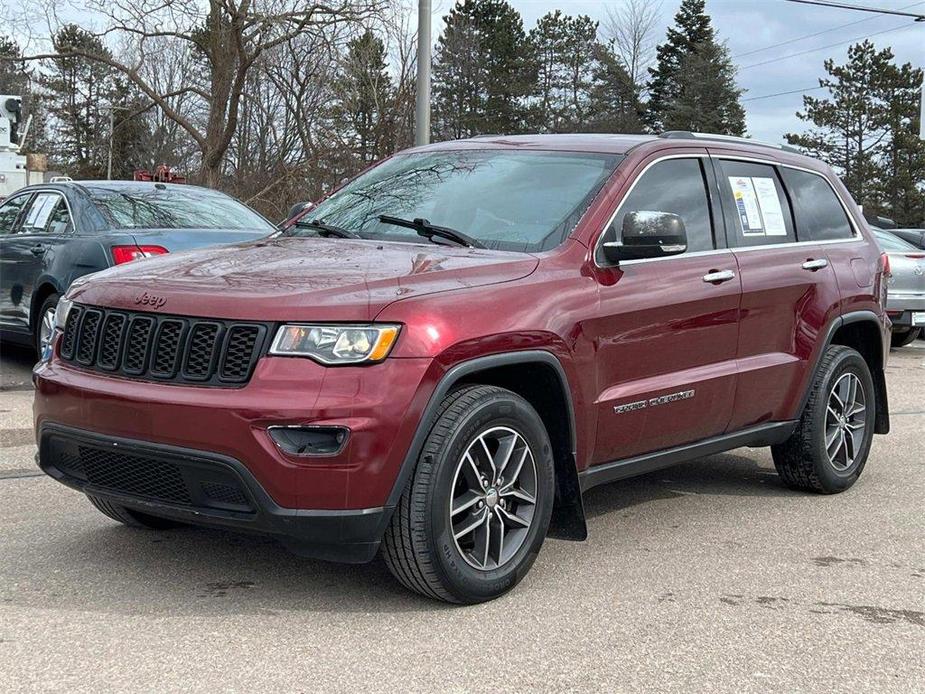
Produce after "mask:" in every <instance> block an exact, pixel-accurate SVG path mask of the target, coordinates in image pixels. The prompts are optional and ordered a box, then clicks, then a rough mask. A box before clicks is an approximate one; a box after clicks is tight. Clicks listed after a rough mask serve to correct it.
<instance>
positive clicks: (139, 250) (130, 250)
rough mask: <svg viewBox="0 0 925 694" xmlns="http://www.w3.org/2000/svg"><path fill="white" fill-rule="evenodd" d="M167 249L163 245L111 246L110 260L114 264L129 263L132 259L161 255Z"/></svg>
mask: <svg viewBox="0 0 925 694" xmlns="http://www.w3.org/2000/svg"><path fill="white" fill-rule="evenodd" d="M164 253H167V249H166V248H164V247H163V246H113V247H112V261H113V262H114V263H115V264H116V265H121V264H122V263H130V262H132V261H133V260H138V259H140V258H147V257H149V256H152V255H163V254H164Z"/></svg>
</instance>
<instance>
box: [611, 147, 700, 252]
mask: <svg viewBox="0 0 925 694" xmlns="http://www.w3.org/2000/svg"><path fill="white" fill-rule="evenodd" d="M630 212H670V213H671V214H676V215H678V216H679V217H681V219H682V220H683V221H684V228H685V230H686V231H687V250H688V252H693V251H711V250H713V248H714V245H713V223H712V220H711V218H710V202H709V198H708V197H707V187H706V179H705V177H704V172H703V167H702V164H701V162H700V159H698V158H691V159H666V160H664V161H660V162H658V163H657V164H654V165H653V166H652V167H651V168H650V169H649V170H648V171H646V172H645V173H644V174H643V175H642V178H640V179H639V180H638V181H637V182H636V185H635V186H634V187H633V190H632V191H630V194H629V195H628V196H627V197H626V198H624V200H623V202H622V203H620V208H619V211H618V212H617V216H616V217H614V219H613V222H612V223H611V225H610V227H609V228H608V230H607V232H606V234H605V236H606V238H607V239H608V240H615V241H619V240H620V238H621V236H622V230H623V218H624V217H626V215H627V214H628V213H630Z"/></svg>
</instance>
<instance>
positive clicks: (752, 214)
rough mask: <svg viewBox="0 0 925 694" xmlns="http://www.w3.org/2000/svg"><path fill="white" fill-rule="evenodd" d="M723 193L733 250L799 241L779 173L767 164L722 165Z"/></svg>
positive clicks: (728, 163) (736, 163) (739, 163)
mask: <svg viewBox="0 0 925 694" xmlns="http://www.w3.org/2000/svg"><path fill="white" fill-rule="evenodd" d="M719 164H720V170H721V175H720V190H721V191H722V195H723V210H724V211H725V214H726V227H727V229H729V230H730V231H731V238H730V239H729V243H730V245H732V246H739V247H741V246H761V245H765V244H771V243H789V242H792V241H796V235H795V233H794V229H793V213H792V212H791V210H790V202H789V201H788V200H787V195H786V194H785V193H784V187H783V185H782V184H781V182H780V178H779V177H778V175H777V171H776V170H775V168H774V167H773V166H769V165H767V164H753V163H751V162H744V161H720V162H719Z"/></svg>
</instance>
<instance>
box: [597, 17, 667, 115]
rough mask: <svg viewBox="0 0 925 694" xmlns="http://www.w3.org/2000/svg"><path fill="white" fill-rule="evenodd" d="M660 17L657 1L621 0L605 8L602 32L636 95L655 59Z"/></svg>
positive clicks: (640, 93) (641, 92)
mask: <svg viewBox="0 0 925 694" xmlns="http://www.w3.org/2000/svg"><path fill="white" fill-rule="evenodd" d="M661 18H662V2H661V0H622V2H621V3H620V4H619V5H618V6H617V7H616V8H612V7H608V8H607V19H605V20H604V34H605V35H606V36H607V37H608V38H609V39H611V40H612V41H613V46H614V51H615V52H616V54H617V56H618V57H619V59H620V61H621V62H622V63H623V67H624V68H625V69H626V71H627V72H628V73H629V76H630V78H631V79H632V80H633V84H635V85H636V90H637V91H636V97H637V98H639V97H640V96H641V95H642V94H643V92H644V91H645V84H646V81H647V80H648V75H649V73H648V68H649V66H650V65H652V63H653V62H654V60H655V47H656V45H657V44H658V35H659V33H660V32H659V29H660V25H661Z"/></svg>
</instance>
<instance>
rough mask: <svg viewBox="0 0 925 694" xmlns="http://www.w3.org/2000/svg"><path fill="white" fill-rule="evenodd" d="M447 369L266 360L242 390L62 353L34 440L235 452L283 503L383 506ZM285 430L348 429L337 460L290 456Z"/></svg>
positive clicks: (41, 389) (39, 396)
mask: <svg viewBox="0 0 925 694" xmlns="http://www.w3.org/2000/svg"><path fill="white" fill-rule="evenodd" d="M439 374H440V372H439V367H437V366H436V365H435V364H434V362H433V360H430V359H387V360H385V361H384V362H382V363H380V364H376V365H374V366H370V367H342V368H326V367H323V366H321V365H319V364H316V363H314V362H312V361H310V360H308V359H300V358H285V357H263V358H262V359H261V360H260V361H259V362H258V364H257V366H256V369H255V371H254V374H253V376H252V378H251V380H250V382H249V383H247V384H246V385H245V386H244V387H241V388H207V387H196V386H188V385H175V384H167V383H154V382H146V381H137V380H129V379H125V378H115V377H112V376H107V375H104V374H100V373H96V372H92V371H85V370H82V369H79V368H75V367H73V366H71V365H69V364H65V363H63V362H62V361H61V360H60V359H58V358H57V357H54V358H53V359H52V361H51V362H48V363H44V364H41V365H39V366H38V367H37V368H36V370H35V372H34V382H35V401H34V412H35V428H36V434H37V436H38V435H39V434H40V432H41V431H42V430H43V429H44V428H45V427H46V426H59V427H65V428H71V429H76V430H79V431H85V432H93V433H95V434H99V435H101V436H104V437H107V438H111V439H128V440H131V441H143V442H149V443H151V444H155V445H162V446H167V447H177V448H182V449H189V450H194V451H205V452H208V454H214V455H216V456H219V457H223V458H231V459H234V460H236V461H239V462H240V464H241V465H243V466H244V467H245V468H246V469H247V471H248V473H249V474H250V475H252V476H253V478H254V480H255V481H256V482H257V484H258V485H259V486H260V487H261V488H262V489H263V490H264V491H265V492H266V494H267V495H268V496H269V497H270V499H271V500H272V501H273V503H275V504H276V505H277V506H280V507H282V508H286V509H319V510H332V511H333V510H337V511H339V510H361V509H370V508H379V507H383V506H386V505H387V504H388V503H389V499H390V495H391V494H392V492H393V488H394V486H395V482H396V479H397V478H398V474H399V471H400V469H401V468H402V465H403V463H404V459H405V455H406V453H407V451H408V448H409V446H410V443H411V440H412V439H413V437H414V434H415V431H416V429H417V425H418V421H419V419H420V416H421V414H422V412H423V409H424V407H425V405H426V404H427V402H428V400H429V399H430V395H431V394H432V392H433V390H434V388H435V386H436V381H437V380H438V379H439ZM287 425H288V426H291V425H309V426H316V425H324V426H343V427H346V428H348V429H349V430H350V435H349V438H348V441H347V443H346V445H345V446H344V448H343V450H342V451H341V452H339V453H338V454H337V455H334V456H325V457H314V456H293V455H289V454H287V453H285V452H284V451H282V450H281V449H280V448H278V447H277V446H276V444H275V443H274V441H273V439H272V438H271V436H270V434H269V429H270V428H271V427H274V426H287ZM393 503H394V502H393Z"/></svg>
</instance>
